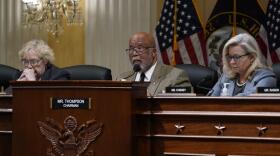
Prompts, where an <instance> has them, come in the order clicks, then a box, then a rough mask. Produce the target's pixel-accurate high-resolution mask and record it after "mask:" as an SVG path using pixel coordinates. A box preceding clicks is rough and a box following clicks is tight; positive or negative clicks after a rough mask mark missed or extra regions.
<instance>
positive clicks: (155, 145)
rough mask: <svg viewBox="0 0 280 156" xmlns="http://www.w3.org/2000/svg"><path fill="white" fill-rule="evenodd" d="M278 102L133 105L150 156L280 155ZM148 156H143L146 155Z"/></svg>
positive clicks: (189, 100) (193, 100)
mask: <svg viewBox="0 0 280 156" xmlns="http://www.w3.org/2000/svg"><path fill="white" fill-rule="evenodd" d="M279 104H280V97H226V98H223V97H183V98H182V97H176V98H175V97H162V98H152V99H139V100H138V103H137V109H136V110H137V111H136V112H135V116H136V118H137V120H136V121H137V123H138V124H137V125H138V126H137V128H136V132H135V135H136V137H138V138H141V139H138V140H137V141H138V142H139V143H138V144H137V145H138V151H141V149H142V148H145V146H140V145H141V144H143V143H144V142H148V143H149V144H150V146H149V147H148V149H150V152H149V153H148V155H150V156H160V155H194V156H195V155H217V156H227V155H258V156H266V155H275V156H276V155H279V153H280V133H279V131H280V124H279V121H280V107H279ZM146 155H147V154H146Z"/></svg>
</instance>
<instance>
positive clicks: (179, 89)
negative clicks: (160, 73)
mask: <svg viewBox="0 0 280 156" xmlns="http://www.w3.org/2000/svg"><path fill="white" fill-rule="evenodd" d="M165 92H166V93H192V87H166V88H165Z"/></svg>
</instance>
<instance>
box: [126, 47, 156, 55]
mask: <svg viewBox="0 0 280 156" xmlns="http://www.w3.org/2000/svg"><path fill="white" fill-rule="evenodd" d="M148 49H154V48H153V47H144V46H138V47H129V48H128V49H125V51H126V52H128V53H129V54H132V53H133V52H136V53H137V54H138V55H142V54H143V53H144V52H145V51H146V50H148Z"/></svg>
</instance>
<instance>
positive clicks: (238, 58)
mask: <svg viewBox="0 0 280 156" xmlns="http://www.w3.org/2000/svg"><path fill="white" fill-rule="evenodd" d="M247 55H249V53H246V54H244V55H234V56H229V55H227V56H226V59H227V61H228V62H230V61H231V60H232V59H233V61H234V62H237V61H239V60H240V58H241V57H243V56H247Z"/></svg>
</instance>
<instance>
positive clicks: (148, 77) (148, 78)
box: [135, 62, 157, 82]
mask: <svg viewBox="0 0 280 156" xmlns="http://www.w3.org/2000/svg"><path fill="white" fill-rule="evenodd" d="M156 64H157V62H156V63H154V64H153V65H152V66H151V67H150V69H149V70H147V71H146V72H145V79H144V81H145V82H150V81H151V78H152V75H153V72H154V70H155V67H156ZM140 75H141V72H137V75H136V78H135V81H140Z"/></svg>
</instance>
